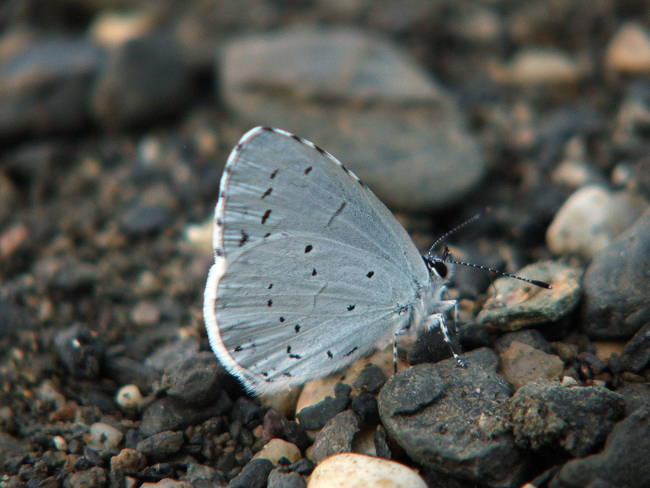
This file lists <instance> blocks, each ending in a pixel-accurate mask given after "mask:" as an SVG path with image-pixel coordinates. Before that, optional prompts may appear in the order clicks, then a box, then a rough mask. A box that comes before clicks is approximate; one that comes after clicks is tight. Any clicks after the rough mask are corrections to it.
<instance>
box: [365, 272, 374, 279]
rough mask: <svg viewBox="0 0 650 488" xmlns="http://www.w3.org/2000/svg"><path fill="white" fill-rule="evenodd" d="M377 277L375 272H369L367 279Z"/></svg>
mask: <svg viewBox="0 0 650 488" xmlns="http://www.w3.org/2000/svg"><path fill="white" fill-rule="evenodd" d="M374 275H375V272H374V271H368V274H367V275H366V277H367V278H372V277H373V276H374Z"/></svg>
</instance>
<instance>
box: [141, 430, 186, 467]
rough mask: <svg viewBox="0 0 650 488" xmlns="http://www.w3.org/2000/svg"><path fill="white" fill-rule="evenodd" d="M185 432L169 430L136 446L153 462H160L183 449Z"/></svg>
mask: <svg viewBox="0 0 650 488" xmlns="http://www.w3.org/2000/svg"><path fill="white" fill-rule="evenodd" d="M184 442H185V441H184V439H183V433H182V432H174V431H171V430H167V431H165V432H160V433H159V434H154V435H152V436H151V437H147V438H146V439H144V440H142V441H140V442H138V443H137V444H136V446H135V448H136V449H137V450H138V451H140V452H141V453H142V454H144V455H145V456H146V457H147V459H149V460H150V461H153V462H160V461H162V460H164V459H166V458H168V457H169V456H171V455H173V454H176V453H177V452H178V451H180V450H181V447H183V444H184Z"/></svg>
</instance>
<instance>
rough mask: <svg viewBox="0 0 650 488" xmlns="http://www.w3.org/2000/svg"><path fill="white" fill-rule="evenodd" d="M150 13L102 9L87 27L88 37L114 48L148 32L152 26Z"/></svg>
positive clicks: (99, 43)
mask: <svg viewBox="0 0 650 488" xmlns="http://www.w3.org/2000/svg"><path fill="white" fill-rule="evenodd" d="M153 20H154V19H153V18H152V16H151V14H148V13H145V12H137V11H133V10H130V11H129V12H116V11H114V10H112V9H111V10H109V11H106V10H102V11H100V13H99V14H98V15H96V16H95V18H94V19H93V21H92V23H91V24H90V26H89V27H88V38H89V39H91V40H92V41H93V42H94V43H96V44H97V45H100V46H103V47H105V48H116V47H118V46H121V45H122V44H124V43H125V42H127V41H130V40H132V39H137V38H138V37H142V36H143V35H145V34H148V33H149V32H150V30H151V28H152V27H153V23H154V22H153Z"/></svg>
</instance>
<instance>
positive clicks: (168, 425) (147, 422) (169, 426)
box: [140, 391, 232, 436]
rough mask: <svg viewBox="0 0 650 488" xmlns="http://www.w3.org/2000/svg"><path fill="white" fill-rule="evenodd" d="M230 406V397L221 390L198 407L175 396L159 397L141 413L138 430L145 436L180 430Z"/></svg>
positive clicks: (226, 409)
mask: <svg viewBox="0 0 650 488" xmlns="http://www.w3.org/2000/svg"><path fill="white" fill-rule="evenodd" d="M231 406H232V402H231V400H230V398H228V396H227V395H226V394H225V393H224V392H223V391H218V392H215V400H214V402H213V403H211V404H210V405H207V406H204V407H200V408H194V407H190V406H187V405H185V404H183V403H182V402H181V401H180V400H178V399H176V398H172V397H165V398H161V399H159V400H156V401H154V402H153V403H152V404H151V405H149V407H147V409H146V410H145V411H144V413H143V414H142V423H141V424H140V431H141V432H142V433H143V434H144V435H145V436H151V435H154V434H158V433H160V432H164V431H166V430H182V429H185V428H187V427H189V426H190V425H193V424H197V423H201V422H205V421H206V420H208V419H209V418H211V417H215V416H218V415H222V414H224V413H225V412H227V411H228V410H230V407H231Z"/></svg>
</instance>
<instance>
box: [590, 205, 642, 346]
mask: <svg viewBox="0 0 650 488" xmlns="http://www.w3.org/2000/svg"><path fill="white" fill-rule="evenodd" d="M649 248H650V210H648V211H646V212H645V213H644V214H643V216H642V217H641V218H640V219H639V220H638V221H637V222H636V223H635V224H634V225H633V226H632V227H630V228H629V229H628V230H627V231H625V232H624V233H622V234H621V235H620V236H618V237H617V238H616V240H615V241H614V242H613V243H612V244H611V245H610V246H609V247H607V249H605V250H603V251H602V252H601V253H599V254H597V255H596V256H595V257H594V259H593V260H592V261H591V263H590V264H589V266H588V267H587V272H586V273H585V278H584V294H585V299H584V306H583V307H582V312H583V313H582V315H581V322H582V329H583V330H584V332H585V334H587V335H588V336H589V337H590V338H592V339H620V338H629V337H632V336H633V335H634V334H636V333H637V332H638V331H639V329H641V327H643V326H644V325H645V324H647V323H648V320H650V312H649V310H650V280H648V276H649V275H650V257H649V256H648V253H647V249H649Z"/></svg>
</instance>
